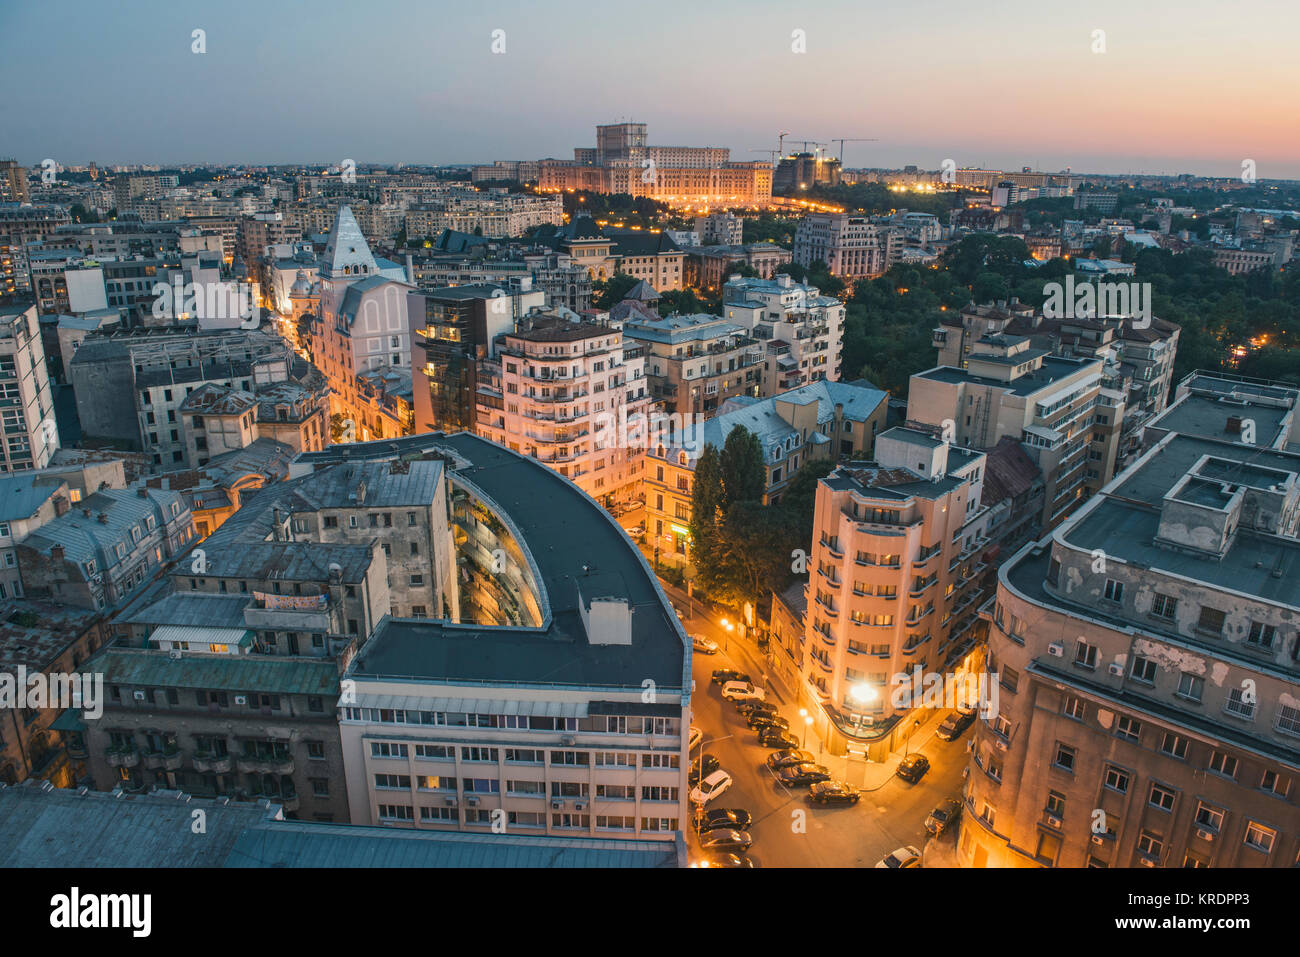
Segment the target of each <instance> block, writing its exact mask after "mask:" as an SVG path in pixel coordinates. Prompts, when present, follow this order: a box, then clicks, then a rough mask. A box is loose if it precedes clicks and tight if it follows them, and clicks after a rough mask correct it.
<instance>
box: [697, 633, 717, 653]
mask: <svg viewBox="0 0 1300 957" xmlns="http://www.w3.org/2000/svg"><path fill="white" fill-rule="evenodd" d="M691 647H692V648H694V649H695V650H696V651H698V652H699V653H700V654H702V655H716V654H717V653H718V643H717V642H716V641H714V640H713V639H712V638H705V637H704V636H703V635H691Z"/></svg>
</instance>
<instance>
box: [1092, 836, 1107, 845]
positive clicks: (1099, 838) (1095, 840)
mask: <svg viewBox="0 0 1300 957" xmlns="http://www.w3.org/2000/svg"><path fill="white" fill-rule="evenodd" d="M1092 843H1094V844H1097V845H1099V846H1101V847H1104V846H1105V845H1106V839H1105V838H1104V837H1102V836H1101V835H1100V834H1094V835H1093V836H1092Z"/></svg>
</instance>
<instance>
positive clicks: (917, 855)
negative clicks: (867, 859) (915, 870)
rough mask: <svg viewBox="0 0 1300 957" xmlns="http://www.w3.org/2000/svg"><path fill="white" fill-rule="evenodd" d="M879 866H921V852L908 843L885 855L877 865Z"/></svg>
mask: <svg viewBox="0 0 1300 957" xmlns="http://www.w3.org/2000/svg"><path fill="white" fill-rule="evenodd" d="M876 866H877V867H896V868H899V867H920V866H921V852H920V851H918V850H917V849H916V848H914V847H912V846H911V845H908V846H906V847H900V848H899V849H898V850H896V851H894V852H893V853H892V854H889V855H888V856H886V857H885V859H884V860H883V861H881V862H880V863H879V864H877V865H876Z"/></svg>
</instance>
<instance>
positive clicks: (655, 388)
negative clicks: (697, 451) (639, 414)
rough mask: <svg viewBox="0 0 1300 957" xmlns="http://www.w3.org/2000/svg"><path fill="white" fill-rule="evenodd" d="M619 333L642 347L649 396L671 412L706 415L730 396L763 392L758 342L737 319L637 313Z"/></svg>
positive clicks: (761, 359)
mask: <svg viewBox="0 0 1300 957" xmlns="http://www.w3.org/2000/svg"><path fill="white" fill-rule="evenodd" d="M623 335H624V336H625V337H626V339H627V342H628V343H629V344H635V345H638V346H640V347H642V349H643V350H644V354H645V374H646V378H647V379H648V380H649V383H650V395H651V396H652V397H653V399H654V400H655V401H656V402H659V403H662V404H663V406H664V408H665V409H666V410H667V411H668V412H670V413H676V414H679V415H683V416H708V415H712V414H713V413H715V412H716V411H717V410H718V408H719V407H720V406H721V405H722V404H723V403H724V402H725V401H726V400H727V399H729V398H731V397H732V396H738V395H746V396H751V397H755V398H757V397H758V396H760V395H761V394H762V385H763V347H762V343H760V342H759V341H758V340H757V339H755V338H754V337H753V336H752V335H751V334H750V333H749V332H748V331H747V330H746V329H745V328H744V327H743V326H741V325H740V324H738V323H736V322H731V321H728V320H726V319H720V318H719V317H717V316H709V315H694V316H667V317H664V318H660V317H658V316H656V317H655V318H653V319H651V318H648V317H643V316H636V317H629V318H628V319H626V320H625V321H624V322H623Z"/></svg>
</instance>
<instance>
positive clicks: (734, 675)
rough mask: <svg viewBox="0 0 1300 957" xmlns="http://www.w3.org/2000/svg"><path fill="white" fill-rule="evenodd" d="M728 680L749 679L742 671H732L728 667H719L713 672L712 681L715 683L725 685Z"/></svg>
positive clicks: (745, 680) (746, 680)
mask: <svg viewBox="0 0 1300 957" xmlns="http://www.w3.org/2000/svg"><path fill="white" fill-rule="evenodd" d="M728 681H744V682H748V681H749V675H747V674H745V673H744V672H743V671H733V670H731V669H730V668H719V669H718V670H717V671H715V672H713V683H714V684H715V685H725V684H726V683H727V682H728Z"/></svg>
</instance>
